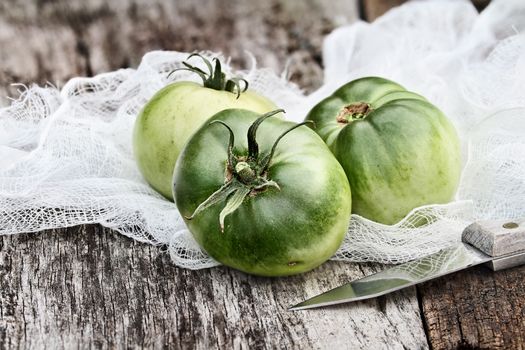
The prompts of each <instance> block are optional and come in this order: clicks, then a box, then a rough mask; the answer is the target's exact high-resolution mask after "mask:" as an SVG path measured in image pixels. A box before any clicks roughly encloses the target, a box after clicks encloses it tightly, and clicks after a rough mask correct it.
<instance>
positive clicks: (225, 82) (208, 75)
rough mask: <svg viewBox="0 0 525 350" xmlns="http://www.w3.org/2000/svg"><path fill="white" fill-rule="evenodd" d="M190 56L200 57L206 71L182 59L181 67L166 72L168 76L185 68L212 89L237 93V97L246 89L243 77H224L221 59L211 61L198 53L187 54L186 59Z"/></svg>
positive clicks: (246, 85)
mask: <svg viewBox="0 0 525 350" xmlns="http://www.w3.org/2000/svg"><path fill="white" fill-rule="evenodd" d="M192 57H198V58H200V59H201V60H202V61H203V62H204V64H205V65H206V67H207V68H208V72H205V71H203V70H202V69H200V68H199V67H195V66H193V65H191V64H189V63H188V62H186V61H184V62H182V64H183V65H184V67H183V68H177V69H175V70H173V71H171V72H170V74H168V77H169V76H170V75H171V74H173V73H174V72H177V71H181V70H185V71H190V72H192V73H195V74H197V75H199V77H200V78H201V79H202V84H203V85H204V87H206V88H209V89H214V90H220V91H228V92H231V93H234V94H237V98H239V96H241V93H243V92H245V91H246V90H248V81H247V80H246V79H244V78H239V77H233V78H228V79H227V78H226V74H224V72H223V71H222V67H221V61H220V60H219V59H218V58H217V57H214V58H213V59H212V60H211V62H210V60H208V59H207V58H206V57H204V56H202V55H201V54H198V53H192V54H191V55H189V56H188V58H187V59H186V60H189V59H190V58H192ZM213 63H215V66H213ZM241 82H242V83H243V87H242V88H241Z"/></svg>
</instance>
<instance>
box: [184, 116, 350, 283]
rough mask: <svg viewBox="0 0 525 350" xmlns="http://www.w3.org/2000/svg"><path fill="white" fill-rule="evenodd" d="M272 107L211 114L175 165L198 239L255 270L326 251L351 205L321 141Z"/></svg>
mask: <svg viewBox="0 0 525 350" xmlns="http://www.w3.org/2000/svg"><path fill="white" fill-rule="evenodd" d="M276 112H278V111H274V112H272V113H267V114H266V115H263V116H262V117H260V115H259V114H257V113H254V112H250V111H246V110H239V109H230V110H225V111H223V112H220V113H218V114H216V115H215V116H213V117H212V119H211V120H210V122H211V123H207V124H205V125H204V126H203V127H202V128H201V129H199V130H198V131H197V132H196V133H195V134H194V135H193V136H192V137H191V138H190V140H189V141H188V143H187V144H186V146H185V148H184V150H183V151H182V153H181V155H180V157H179V159H178V161H177V165H176V167H175V174H174V196H175V202H176V204H177V207H178V209H179V211H180V213H181V214H182V215H183V216H184V217H185V221H186V224H187V226H188V228H189V229H190V231H191V233H192V234H193V236H194V237H195V239H196V241H197V242H198V243H199V244H200V246H201V247H202V248H203V249H204V250H205V251H206V252H207V253H208V254H210V255H211V256H212V257H213V258H214V259H216V260H217V261H219V262H221V263H223V264H225V265H227V266H230V267H233V268H236V269H239V270H242V271H245V272H247V273H251V274H256V275H263V276H281V275H291V274H297V273H301V272H305V271H308V270H310V269H312V268H314V267H316V266H318V265H320V264H321V263H323V262H324V261H326V260H327V259H329V258H330V257H331V256H332V255H333V254H334V252H335V251H336V250H337V249H338V247H339V245H340V244H341V241H342V239H343V237H344V235H345V233H346V231H347V229H348V223H349V220H350V213H351V194H350V187H349V185H348V181H347V179H346V175H345V173H344V171H343V169H342V167H341V166H340V165H339V163H338V162H337V160H336V159H335V157H334V156H333V155H332V154H331V153H330V150H329V149H328V147H327V146H326V145H325V143H324V142H323V140H321V138H320V137H319V136H318V135H317V134H316V133H315V132H313V131H312V130H311V129H310V128H308V127H305V126H301V124H294V123H291V122H287V121H284V120H282V119H280V118H268V117H270V116H271V115H272V114H274V113H276ZM267 118H268V119H267ZM287 132H289V133H287ZM284 134H286V135H285V136H284V137H282V138H281V137H280V135H284ZM246 135H248V137H246ZM277 142H278V143H277ZM274 145H275V146H274ZM272 152H273V153H272Z"/></svg>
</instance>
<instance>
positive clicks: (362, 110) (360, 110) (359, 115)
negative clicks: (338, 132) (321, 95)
mask: <svg viewBox="0 0 525 350" xmlns="http://www.w3.org/2000/svg"><path fill="white" fill-rule="evenodd" d="M370 112H372V107H371V106H370V104H368V103H366V102H357V103H352V104H350V105H347V106H344V107H343V108H341V110H340V111H339V114H338V115H337V117H336V120H337V122H338V123H339V124H343V125H344V124H348V123H350V122H351V121H353V120H358V119H364V118H366V116H367V115H368V114H369V113H370Z"/></svg>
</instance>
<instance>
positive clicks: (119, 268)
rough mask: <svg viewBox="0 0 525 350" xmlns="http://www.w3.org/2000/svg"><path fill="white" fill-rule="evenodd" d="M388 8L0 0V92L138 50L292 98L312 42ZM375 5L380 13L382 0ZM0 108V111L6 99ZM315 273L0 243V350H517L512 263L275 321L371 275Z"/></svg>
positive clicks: (312, 58) (516, 284)
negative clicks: (187, 54)
mask: <svg viewBox="0 0 525 350" xmlns="http://www.w3.org/2000/svg"><path fill="white" fill-rule="evenodd" d="M398 2H399V1H386V0H383V1H379V0H377V1H369V2H367V1H365V2H364V5H362V6H361V7H359V6H358V4H357V1H344V0H337V1H331V2H330V6H326V5H325V4H323V2H322V1H321V0H308V1H302V2H300V1H285V0H272V1H266V2H263V1H258V2H256V1H252V2H246V1H244V2H243V1H240V0H239V1H226V0H222V1H211V0H209V1H198V2H196V1H195V2H192V1H189V0H186V1H177V2H175V1H167V0H166V1H161V0H156V1H147V0H135V1H133V0H120V1H111V2H110V1H98V0H86V1H80V0H78V1H67V0H62V1H53V0H45V1H44V0H39V1H36V0H9V1H3V2H0V96H5V95H11V96H16V91H15V89H16V88H13V87H10V86H9V84H10V83H15V82H21V83H31V82H36V83H39V84H43V83H46V82H50V83H53V84H55V85H58V86H61V85H62V84H63V83H64V82H65V81H66V80H67V79H68V78H70V77H73V76H78V75H93V74H96V73H100V72H104V71H109V70H114V69H116V68H119V67H127V66H132V67H133V66H136V65H137V64H138V63H139V61H140V58H141V56H142V55H143V54H144V53H145V52H147V51H150V50H153V49H168V50H170V49H173V50H181V51H193V50H200V49H210V50H215V51H222V52H223V53H224V54H226V55H231V56H232V59H233V63H234V64H235V65H237V66H239V67H245V66H246V64H247V63H248V62H249V58H248V57H247V55H246V54H245V52H244V50H249V51H251V52H252V53H253V54H254V55H255V57H256V58H257V59H258V61H259V63H260V64H261V65H263V66H269V67H272V68H273V69H275V70H276V71H278V72H280V71H282V70H283V69H284V68H285V67H288V71H289V74H290V79H291V80H293V81H295V82H296V83H298V84H299V86H301V87H302V88H304V89H305V90H306V91H311V90H313V89H315V88H316V87H318V86H319V85H320V83H321V79H322V62H321V44H322V37H323V35H325V34H326V33H328V32H329V31H330V30H331V29H333V28H334V27H336V26H339V25H342V24H345V23H351V22H353V21H355V20H357V15H358V13H361V14H363V15H365V16H367V17H368V18H374V17H376V16H378V15H380V14H381V13H382V12H384V11H385V10H386V9H387V8H388V7H389V6H392V4H394V3H398ZM385 4H387V5H385ZM7 103H8V100H6V99H4V100H3V101H1V102H0V105H1V104H3V105H5V104H7ZM380 268H381V267H380V266H377V265H370V264H345V263H336V262H329V263H327V264H325V265H323V266H322V267H321V268H319V269H317V270H315V271H313V272H310V273H308V274H305V275H301V276H295V277H292V278H286V279H284V278H281V279H267V278H256V277H251V276H247V275H245V274H242V273H238V272H236V271H233V270H230V269H227V268H223V267H221V268H213V269H209V270H200V271H190V270H185V269H180V268H177V267H175V266H174V265H173V264H172V263H171V262H170V260H169V257H168V256H167V254H166V253H165V252H163V251H162V249H161V248H158V247H153V246H149V245H145V244H141V243H137V242H135V241H132V240H130V239H128V238H126V237H123V236H121V235H118V234H115V233H113V232H111V231H110V230H108V229H104V228H102V227H101V226H97V225H89V226H81V227H73V228H68V229H61V230H51V231H46V232H42V233H37V234H35V233H32V234H21V235H15V236H9V237H5V236H4V237H0V348H73V347H74V348H77V347H78V348H140V347H155V348H157V347H169V348H214V347H220V348H335V349H339V348H359V347H361V348H369V349H379V348H410V349H419V348H428V347H431V348H434V349H450V348H457V347H481V348H522V347H523V346H524V345H523V343H524V342H525V339H524V338H523V330H524V329H525V323H524V322H525V305H524V304H525V295H524V291H523V290H524V289H523V288H522V287H523V282H522V281H523V278H522V276H523V273H524V272H525V267H524V268H515V269H511V270H507V271H502V272H499V273H497V274H493V273H492V272H490V271H489V270H488V269H485V268H477V269H472V270H470V271H465V272H462V273H458V274H455V275H453V276H447V277H444V278H442V279H440V280H437V281H432V282H429V283H426V284H425V285H423V286H421V287H419V288H418V289H416V288H410V289H407V290H404V291H401V292H398V293H394V294H392V295H389V296H386V297H381V298H378V299H374V300H370V301H365V302H360V303H356V304H352V305H343V306H338V307H332V308H326V309H320V310H310V311H302V312H288V311H286V308H287V307H288V306H290V305H292V304H295V303H297V302H299V301H302V300H303V299H304V298H306V297H309V296H312V295H315V294H316V293H319V292H321V291H325V290H328V289H330V288H332V287H335V286H337V285H339V284H341V283H343V282H345V281H347V280H350V279H353V278H358V277H361V276H363V275H366V274H370V273H372V272H374V271H377V270H378V269H380Z"/></svg>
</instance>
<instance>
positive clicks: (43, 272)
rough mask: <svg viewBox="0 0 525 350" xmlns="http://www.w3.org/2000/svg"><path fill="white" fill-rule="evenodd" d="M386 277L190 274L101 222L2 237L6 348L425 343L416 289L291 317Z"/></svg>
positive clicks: (353, 269)
mask: <svg viewBox="0 0 525 350" xmlns="http://www.w3.org/2000/svg"><path fill="white" fill-rule="evenodd" d="M375 270H376V267H375V266H371V265H357V264H344V263H336V262H331V263H328V264H325V265H324V266H322V267H321V268H319V269H317V270H315V271H313V272H310V273H307V274H304V275H300V276H294V277H291V278H274V279H270V278H258V277H252V276H248V275H246V274H243V273H240V272H237V271H234V270H231V269H227V268H224V267H221V268H213V269H207V270H199V271H191V270H186V269H181V268H177V267H175V266H174V265H173V264H172V263H171V262H170V260H169V257H168V254H167V253H164V252H162V251H161V249H159V248H158V247H153V246H150V245H145V244H141V243H137V242H135V241H133V240H131V239H129V238H126V237H123V236H120V235H117V234H115V233H113V232H111V231H110V230H108V229H103V228H101V227H100V226H97V225H91V226H82V227H75V228H71V229H62V230H52V231H47V232H42V233H39V234H23V235H15V236H10V237H0V276H1V278H0V290H1V293H0V347H3V348H58V349H60V348H77V347H96V348H113V347H115V348H119V349H120V348H140V347H146V348H152V347H154V348H159V347H167V348H198V349H210V348H221V349H229V348H240V349H248V348H250V349H275V348H286V349H305V348H320V349H329V348H332V349H355V348H366V349H381V348H399V349H401V348H409V349H420V348H426V347H427V342H426V337H425V334H424V332H423V327H422V323H421V319H420V315H419V306H418V303H417V298H416V296H415V289H408V290H405V291H403V292H400V293H395V294H392V295H390V296H387V297H385V298H379V299H373V300H370V301H367V302H360V303H356V304H353V305H346V306H344V305H343V306H339V307H332V308H326V309H320V310H311V311H302V312H289V311H287V308H288V307H289V306H290V305H292V304H294V303H297V302H298V301H301V300H302V299H304V298H306V297H308V296H312V295H313V294H316V293H319V292H322V291H326V290H328V289H330V288H332V287H335V286H337V285H339V284H341V283H344V282H345V281H347V280H349V279H352V278H356V277H361V276H363V274H369V273H372V272H373V271H375Z"/></svg>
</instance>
